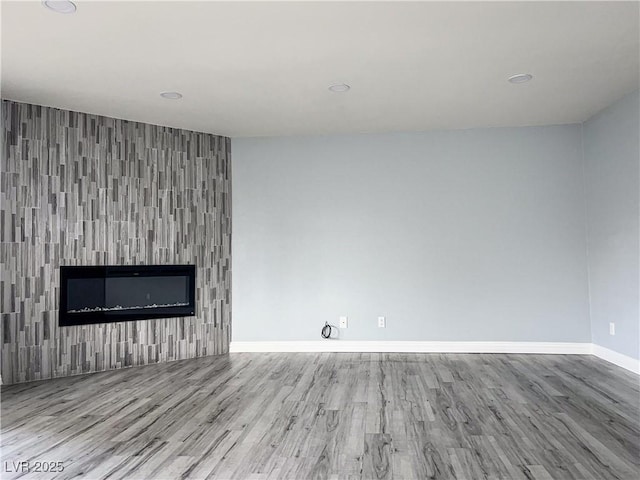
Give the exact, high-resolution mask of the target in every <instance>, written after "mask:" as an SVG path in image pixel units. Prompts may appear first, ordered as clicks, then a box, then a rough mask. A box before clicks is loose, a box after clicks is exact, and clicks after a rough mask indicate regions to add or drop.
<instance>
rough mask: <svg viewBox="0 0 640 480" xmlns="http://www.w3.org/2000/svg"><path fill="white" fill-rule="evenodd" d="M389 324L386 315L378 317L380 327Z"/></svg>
mask: <svg viewBox="0 0 640 480" xmlns="http://www.w3.org/2000/svg"><path fill="white" fill-rule="evenodd" d="M386 326H387V321H386V320H385V318H384V317H378V328H385V327H386Z"/></svg>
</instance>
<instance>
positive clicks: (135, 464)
mask: <svg viewBox="0 0 640 480" xmlns="http://www.w3.org/2000/svg"><path fill="white" fill-rule="evenodd" d="M1 400H2V404H1V406H0V408H1V414H2V426H1V433H2V438H1V445H0V447H1V454H0V455H1V458H2V462H3V463H2V465H3V469H4V470H3V472H2V478H3V479H4V478H7V479H14V478H20V479H27V480H31V479H53V478H57V479H71V478H74V479H82V478H88V479H92V480H93V479H96V480H98V479H127V480H129V479H134V480H137V479H154V480H163V479H167V480H170V479H181V480H182V479H184V480H188V479H223V480H227V479H240V480H246V479H256V480H269V479H271V480H273V479H278V480H282V479H292V480H306V479H322V480H324V479H345V480H354V479H360V480H362V479H365V480H374V479H395V480H399V479H406V480H414V479H415V480H423V479H462V478H469V479H473V480H476V479H483V478H485V479H505V480H530V479H544V480H548V479H558V480H570V479H580V480H592V479H593V480H596V479H597V480H603V479H620V480H632V479H633V480H635V479H637V478H640V458H639V457H640V385H639V381H638V377H637V376H635V375H633V374H631V373H629V372H626V371H623V370H622V369H619V368H618V367H615V366H612V365H610V364H608V363H606V362H603V361H601V360H599V359H596V358H595V357H590V356H570V355H491V354H477V355H470V354H392V353H374V354H371V353H362V354H361V353H345V354H342V353H319V354H315V353H308V354H285V353H264V354H260V353H255V354H253V353H252V354H248V353H247V354H244V353H243V354H230V355H225V356H220V357H205V358H199V359H193V360H185V361H179V362H173V363H168V364H160V365H152V366H145V367H138V368H131V369H128V370H119V371H110V372H104V373H96V374H90V375H84V376H78V377H69V378H60V379H55V380H48V381H43V382H34V383H29V384H20V385H13V386H2V387H1ZM20 461H28V462H29V464H30V465H31V466H33V465H34V462H37V461H60V462H62V463H63V465H64V471H63V472H57V473H52V472H44V473H43V472H19V471H15V469H13V470H12V468H10V467H11V465H16V464H17V463H16V462H20Z"/></svg>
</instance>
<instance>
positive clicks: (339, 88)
mask: <svg viewBox="0 0 640 480" xmlns="http://www.w3.org/2000/svg"><path fill="white" fill-rule="evenodd" d="M350 88H351V87H350V86H349V85H347V84H346V83H338V84H336V85H331V86H330V87H329V90H331V91H332V92H336V93H340V92H347V91H349V89H350Z"/></svg>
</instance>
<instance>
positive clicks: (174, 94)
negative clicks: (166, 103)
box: [160, 92, 182, 100]
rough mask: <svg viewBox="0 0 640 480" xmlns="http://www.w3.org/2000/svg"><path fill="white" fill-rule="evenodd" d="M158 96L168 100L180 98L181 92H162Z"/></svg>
mask: <svg viewBox="0 0 640 480" xmlns="http://www.w3.org/2000/svg"><path fill="white" fill-rule="evenodd" d="M160 96H161V97H162V98H167V99H169V100H180V99H181V98H182V94H181V93H179V92H162V93H161V94H160Z"/></svg>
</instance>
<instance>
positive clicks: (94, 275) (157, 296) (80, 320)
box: [60, 265, 195, 326]
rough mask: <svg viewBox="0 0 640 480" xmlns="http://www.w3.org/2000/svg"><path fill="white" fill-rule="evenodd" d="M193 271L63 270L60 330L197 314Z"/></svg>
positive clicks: (182, 267) (153, 268)
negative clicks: (104, 323)
mask: <svg viewBox="0 0 640 480" xmlns="http://www.w3.org/2000/svg"><path fill="white" fill-rule="evenodd" d="M194 283H195V267H194V266H192V265H170V266H136V267H115V266H114V267H61V296H60V325H62V326H64V325H80V324H84V323H102V322H116V321H124V320H139V319H144V318H164V317H176V316H190V315H194V314H195V298H194V297H195V295H194V293H195V285H194Z"/></svg>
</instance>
